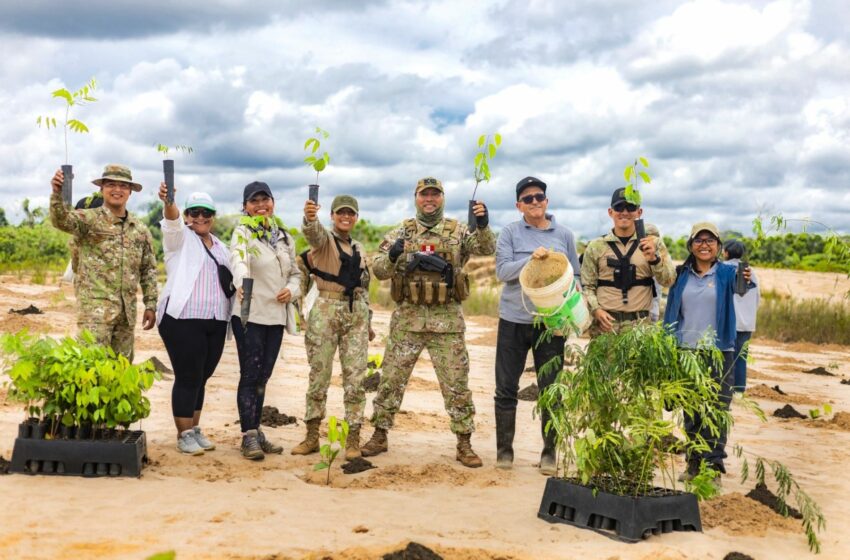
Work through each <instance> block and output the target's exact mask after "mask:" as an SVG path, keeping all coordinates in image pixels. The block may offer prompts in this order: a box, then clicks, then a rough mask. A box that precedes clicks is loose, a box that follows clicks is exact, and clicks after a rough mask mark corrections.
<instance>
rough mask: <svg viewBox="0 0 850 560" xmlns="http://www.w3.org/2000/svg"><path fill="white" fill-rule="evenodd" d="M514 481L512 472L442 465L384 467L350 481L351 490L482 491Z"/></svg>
mask: <svg viewBox="0 0 850 560" xmlns="http://www.w3.org/2000/svg"><path fill="white" fill-rule="evenodd" d="M510 481H511V473H510V471H497V470H495V469H493V470H491V471H488V470H486V469H474V470H473V469H461V468H455V467H452V466H449V465H446V464H442V463H430V464H427V465H422V466H414V465H390V466H387V467H381V468H380V469H378V470H377V471H375V472H374V473H370V474H369V475H368V476H366V477H364V478H357V479H355V480H353V481H352V482H351V485H350V487H351V488H371V489H376V488H380V489H387V488H392V489H397V488H411V487H424V486H434V485H445V486H467V485H471V486H476V487H481V488H487V487H493V486H503V485H506V484H509V483H510Z"/></svg>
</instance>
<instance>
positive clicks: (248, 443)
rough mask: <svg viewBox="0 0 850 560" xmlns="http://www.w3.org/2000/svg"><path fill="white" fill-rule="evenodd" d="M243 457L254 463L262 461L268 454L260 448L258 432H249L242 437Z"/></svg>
mask: <svg viewBox="0 0 850 560" xmlns="http://www.w3.org/2000/svg"><path fill="white" fill-rule="evenodd" d="M241 451H242V456H243V457H245V458H246V459H250V460H252V461H262V460H263V459H265V457H266V454H265V453H263V449H262V448H261V447H260V441H259V438H258V437H257V430H248V431H247V432H245V434H244V435H243V436H242V446H241Z"/></svg>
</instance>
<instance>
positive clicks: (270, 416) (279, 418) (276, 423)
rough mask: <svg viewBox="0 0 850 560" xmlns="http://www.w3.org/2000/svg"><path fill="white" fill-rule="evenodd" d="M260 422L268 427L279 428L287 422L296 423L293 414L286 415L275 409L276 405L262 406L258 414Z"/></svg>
mask: <svg viewBox="0 0 850 560" xmlns="http://www.w3.org/2000/svg"><path fill="white" fill-rule="evenodd" d="M260 424H262V425H263V426H266V427H268V428H279V427H281V426H288V425H289V424H298V420H297V419H296V418H295V416H287V415H286V414H284V413H282V412H281V411H279V410H278V409H277V407H276V406H264V407H263V412H262V414H261V415H260Z"/></svg>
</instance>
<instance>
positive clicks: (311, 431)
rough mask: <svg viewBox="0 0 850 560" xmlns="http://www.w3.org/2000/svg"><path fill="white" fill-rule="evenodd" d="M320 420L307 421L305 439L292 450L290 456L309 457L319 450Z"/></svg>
mask: <svg viewBox="0 0 850 560" xmlns="http://www.w3.org/2000/svg"><path fill="white" fill-rule="evenodd" d="M321 421H322V420H321V418H314V419H312V420H307V437H305V438H304V441H302V442H301V443H299V444H298V445H296V446H295V447H293V448H292V451H290V453H291V454H292V455H310V454H311V453H316V452H317V451H318V450H319V423H320V422H321Z"/></svg>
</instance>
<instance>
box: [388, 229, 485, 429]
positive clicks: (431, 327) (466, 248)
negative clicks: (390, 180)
mask: <svg viewBox="0 0 850 560" xmlns="http://www.w3.org/2000/svg"><path fill="white" fill-rule="evenodd" d="M400 237H404V239H405V246H404V253H403V254H402V255H400V256H399V257H398V259H397V260H396V262H395V263H393V262H392V261H391V260H390V258H389V255H388V253H389V249H390V247H391V246H392V244H393V243H394V242H395V240H396V239H398V238H400ZM446 245H447V246H448V247H447V249H448V250H450V251H451V253H452V254H453V255H454V256H455V258H456V259H457V261H458V262H459V264H460V265H461V267H462V265H464V264H466V262H467V260H469V257H470V255H492V254H493V253H494V252H495V251H496V238H495V236H494V235H493V232H492V230H491V229H490V228H489V227H485V228H478V229H476V230H475V232H474V233H469V232H468V231H467V227H466V225H465V224H463V223H460V222H458V221H457V220H452V219H443V220H442V221H440V222H439V223H438V224H436V225H435V226H434V227H432V228H426V227H424V226H422V225H421V224H420V223H418V222H416V221H415V220H406V221H405V223H404V224H403V225H402V226H401V227H399V228H397V229H395V230H393V231H391V232H389V233H388V234H387V235H386V236H385V238H384V241H383V242H382V243H381V246H380V248H379V253H378V255H377V256H376V257H375V259H374V260H373V262H372V270H373V272H374V274H375V276H376V277H377V278H379V279H381V280H385V279H387V278H393V277H395V280H398V279H399V278H401V277H402V274H403V273H404V270H405V268H406V267H407V264H408V261H409V259H410V258H411V257H412V256H413V254H414V253H415V252H417V251H420V249H421V248H422V247H423V246H431V247H436V248H437V250H438V251H439V248H440V247H441V246H442V247H444V248H446V247H445V246H446ZM459 268H460V267H458V269H459ZM455 283H456V284H458V283H459V284H461V285H462V286H461V287H462V288H464V289H466V290H467V291H468V283H467V279H466V277H465V275H463V274H460V275H457V276H456V278H455ZM464 297H465V296H464ZM465 330H466V325H465V323H464V321H463V311H462V309H461V304H460V302H459V301H457V298H452V299H450V301H448V303H436V304H435V303H431V304H426V303H424V302H423V303H418V304H417V303H412V302H411V301H409V299H405V300H404V301H402V302H401V303H398V305H397V307H396V309H395V310H394V311H393V315H392V318H391V320H390V337H389V340H388V341H387V349H386V353H385V354H384V360H383V368H382V370H381V384H380V386H379V387H378V393H377V395H376V396H375V399H374V401H373V403H372V404H373V407H374V415H373V416H372V419H371V421H372V424H373V425H374V426H375V427H376V428H381V429H383V430H389V429H390V428H392V425H393V417H394V416H395V414H396V413H397V412H398V409H399V407H400V406H401V401H402V398H403V397H404V389H405V387H406V386H407V381H408V379H410V374H411V372H412V371H413V366H414V365H415V364H416V360H417V359H418V358H419V354H421V353H422V350H423V349H424V348H427V349H428V353H429V355H430V356H431V361H432V362H433V363H434V370H435V372H436V374H437V380H438V381H439V382H440V390H441V392H442V394H443V402H444V403H445V407H446V411H447V412H448V413H449V416H450V417H451V429H452V432H454V433H456V434H470V433H472V432H473V431H474V428H475V427H474V423H473V417H474V416H475V405H474V404H473V402H472V393H471V392H470V390H469V387H468V378H469V355H468V354H467V351H466V342H465V340H464V331H465Z"/></svg>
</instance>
